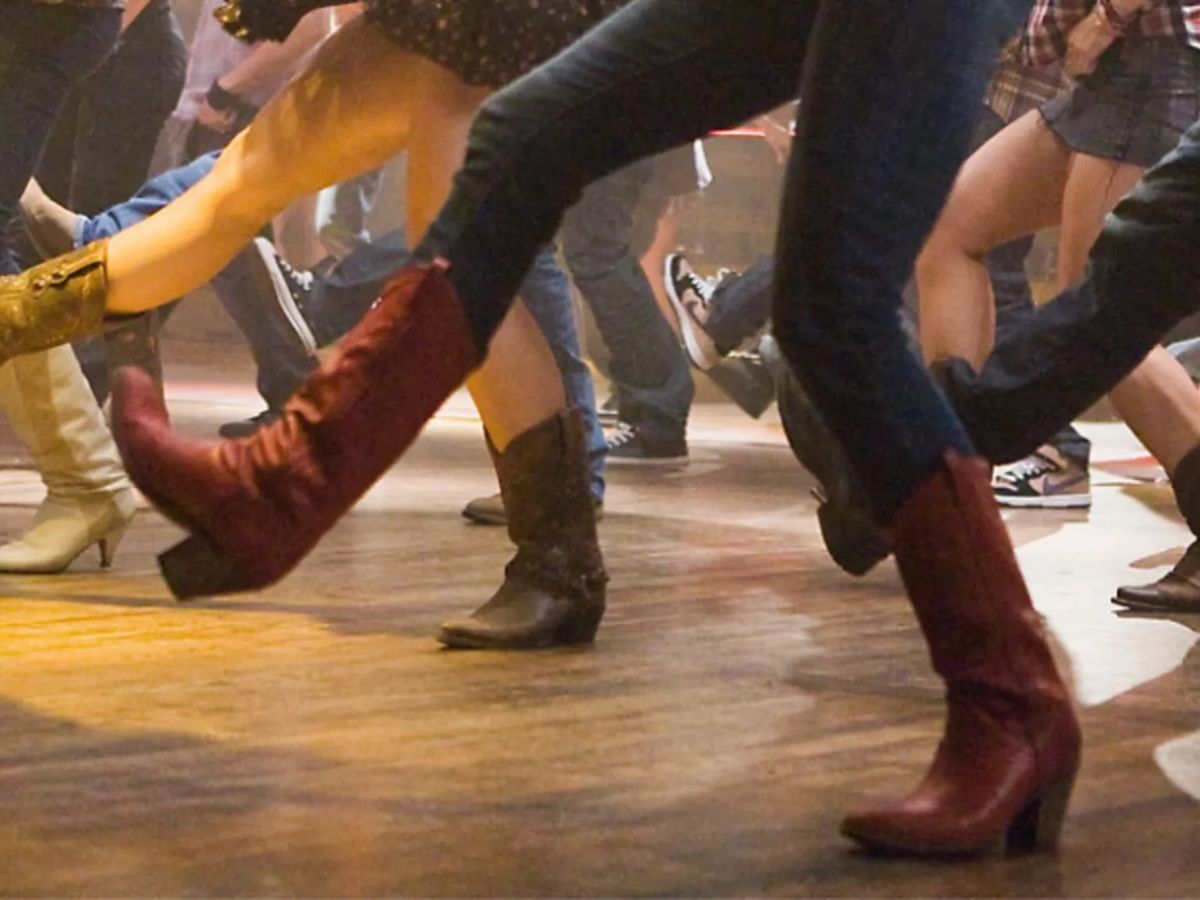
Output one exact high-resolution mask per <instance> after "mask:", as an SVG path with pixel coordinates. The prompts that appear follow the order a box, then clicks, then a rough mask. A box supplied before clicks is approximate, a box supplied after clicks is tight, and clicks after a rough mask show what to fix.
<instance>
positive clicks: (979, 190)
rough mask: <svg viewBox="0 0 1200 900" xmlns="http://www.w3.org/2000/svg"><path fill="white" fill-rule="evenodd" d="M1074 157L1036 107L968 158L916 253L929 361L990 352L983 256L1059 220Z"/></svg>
mask: <svg viewBox="0 0 1200 900" xmlns="http://www.w3.org/2000/svg"><path fill="white" fill-rule="evenodd" d="M1070 159H1071V152H1070V150H1069V149H1068V148H1067V147H1066V145H1065V144H1063V143H1062V142H1061V141H1060V140H1059V139H1058V138H1057V137H1055V136H1054V132H1052V131H1051V130H1050V129H1049V128H1047V127H1046V125H1045V123H1044V122H1043V121H1042V119H1041V116H1040V114H1039V113H1038V112H1037V111H1036V110H1035V111H1032V112H1029V113H1027V114H1026V115H1025V116H1023V117H1021V118H1020V119H1018V120H1017V121H1015V122H1013V123H1012V124H1011V125H1009V126H1008V127H1007V128H1004V129H1002V130H1001V131H1000V132H999V133H998V134H997V135H996V136H995V137H993V138H992V139H991V140H990V141H988V142H987V143H986V144H984V145H983V146H982V147H980V148H979V150H978V151H977V152H976V153H975V154H974V155H972V156H971V158H970V159H968V160H967V162H966V163H965V164H964V165H963V167H962V170H961V172H960V173H959V176H958V178H957V180H956V181H955V184H954V188H953V189H952V190H951V192H950V196H949V198H948V199H947V201H946V207H945V209H944V210H943V211H942V214H941V216H940V217H939V219H938V222H937V225H936V226H935V227H934V230H933V232H932V233H931V234H930V235H929V240H928V241H927V242H926V244H925V247H924V248H923V249H922V251H921V255H920V257H919V258H918V260H917V268H916V272H917V285H918V289H919V292H920V300H921V348H922V351H923V353H924V356H925V359H926V361H928V362H936V361H937V360H939V359H942V358H944V357H947V356H958V357H962V358H963V359H966V360H968V361H971V362H973V363H974V364H975V365H982V363H983V360H984V359H986V358H987V354H988V351H990V350H991V347H992V339H993V335H994V328H995V309H994V306H993V302H992V285H991V279H990V277H989V275H988V270H987V266H986V265H985V263H984V258H985V256H986V255H987V253H988V251H990V250H992V249H993V248H995V247H999V246H1001V245H1003V244H1005V243H1007V242H1008V241H1010V240H1013V239H1014V238H1017V237H1020V236H1022V235H1025V234H1030V233H1032V232H1034V231H1037V230H1039V229H1041V228H1045V227H1049V226H1051V225H1057V224H1058V221H1059V216H1060V215H1061V209H1062V200H1061V198H1062V192H1063V185H1064V184H1065V183H1066V180H1067V174H1068V170H1069V164H1070Z"/></svg>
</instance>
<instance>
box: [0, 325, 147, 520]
mask: <svg viewBox="0 0 1200 900" xmlns="http://www.w3.org/2000/svg"><path fill="white" fill-rule="evenodd" d="M0 408H2V409H3V411H4V413H5V415H6V417H7V418H8V421H9V424H10V425H11V426H12V429H13V431H14V432H15V433H16V435H17V437H18V438H19V439H20V441H21V443H23V444H24V445H25V448H26V450H27V451H28V453H29V455H30V457H31V459H32V460H33V464H34V465H35V466H36V467H37V470H38V472H39V473H40V474H41V476H42V480H43V481H44V482H45V483H46V487H47V489H48V490H49V491H50V493H51V494H53V495H56V496H58V497H61V498H68V497H84V496H89V495H93V494H96V493H121V492H124V491H128V490H129V487H130V485H129V480H128V478H127V477H126V475H125V470H124V469H123V468H122V466H121V463H120V459H119V458H118V456H117V448H116V446H115V444H114V443H113V439H112V435H111V434H110V432H109V430H108V426H107V425H106V424H105V421H104V416H103V415H102V414H101V412H100V408H99V407H98V406H97V405H96V400H95V398H94V397H93V396H92V392H91V389H90V388H89V387H88V384H87V382H86V381H85V380H84V377H83V372H82V371H81V370H80V368H79V363H78V362H77V361H76V359H75V354H74V353H73V352H72V350H71V348H70V347H68V346H60V347H54V348H52V349H51V350H48V351H45V352H42V353H34V354H29V355H24V356H18V357H15V358H13V359H11V360H9V361H8V362H7V363H5V364H4V365H3V366H0Z"/></svg>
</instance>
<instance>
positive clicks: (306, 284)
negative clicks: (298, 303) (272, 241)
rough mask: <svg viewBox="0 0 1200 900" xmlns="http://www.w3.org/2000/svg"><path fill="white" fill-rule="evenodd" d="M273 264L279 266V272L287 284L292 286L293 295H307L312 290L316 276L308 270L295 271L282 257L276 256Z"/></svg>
mask: <svg viewBox="0 0 1200 900" xmlns="http://www.w3.org/2000/svg"><path fill="white" fill-rule="evenodd" d="M275 262H276V263H277V264H278V265H279V271H280V272H282V273H283V275H284V277H285V278H286V279H287V280H288V283H289V284H290V285H291V286H292V291H293V293H303V294H307V293H309V292H310V291H311V290H312V286H313V282H314V281H316V276H315V275H313V273H312V272H311V271H310V270H308V269H297V268H296V267H295V266H293V265H292V264H291V263H290V262H288V261H287V260H286V259H284V258H283V257H282V256H278V255H277V256H276V257H275Z"/></svg>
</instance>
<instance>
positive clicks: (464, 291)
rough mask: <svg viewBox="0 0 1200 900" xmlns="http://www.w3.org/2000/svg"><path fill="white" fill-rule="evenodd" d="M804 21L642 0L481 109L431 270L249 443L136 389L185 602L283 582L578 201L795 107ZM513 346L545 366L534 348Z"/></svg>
mask: <svg viewBox="0 0 1200 900" xmlns="http://www.w3.org/2000/svg"><path fill="white" fill-rule="evenodd" d="M814 7H815V4H813V3H807V2H806V3H797V2H795V0H764V2H760V3H755V4H746V3H743V2H740V0H706V2H703V3H701V2H697V3H678V2H675V0H640V2H636V3H634V4H633V5H632V6H629V7H626V9H625V10H624V11H622V12H620V13H617V14H616V15H615V16H613V17H612V18H610V19H608V20H606V22H605V23H603V24H602V25H601V26H599V27H598V28H597V29H595V30H593V31H592V32H591V33H590V34H589V35H588V36H587V37H585V38H584V39H583V40H582V41H580V42H579V43H578V44H577V45H576V46H575V47H574V48H572V50H570V51H569V52H567V53H565V54H563V55H560V56H559V57H557V58H556V59H555V60H553V61H551V62H550V63H548V64H547V65H546V66H544V67H543V68H541V69H539V70H537V71H536V72H534V73H532V74H531V75H529V76H527V77H526V78H523V79H521V80H519V81H518V82H517V83H515V84H514V85H512V86H510V87H509V88H508V89H506V90H505V91H502V92H501V93H500V94H498V95H497V96H496V97H495V98H492V99H491V100H489V101H488V103H487V104H485V106H484V110H483V111H482V112H481V114H480V116H479V118H478V119H477V120H476V123H475V125H474V127H473V129H472V133H471V139H470V142H469V144H470V148H471V149H470V152H469V153H468V157H467V161H466V164H465V165H464V167H463V169H462V170H461V171H460V172H459V174H458V176H457V178H456V181H455V190H454V193H453V196H452V197H451V199H450V201H449V202H448V203H447V205H446V207H445V208H444V209H443V211H442V213H441V214H440V215H439V217H438V219H437V220H436V222H435V223H434V225H433V226H431V227H430V230H429V233H428V235H427V236H426V240H425V241H424V243H423V246H422V249H421V257H420V258H423V259H426V260H431V261H432V262H431V263H430V264H427V265H417V266H413V267H410V268H409V269H407V270H405V271H404V272H403V273H401V274H400V275H399V276H398V277H397V278H396V279H394V280H393V281H392V282H391V283H390V284H389V285H388V286H387V287H386V288H385V289H384V291H383V296H382V298H381V300H380V303H379V305H377V306H376V307H375V308H374V309H373V310H372V311H371V312H370V313H369V314H368V315H367V316H366V317H365V318H364V320H363V321H362V322H361V323H360V324H359V325H358V327H356V328H355V329H354V331H353V332H351V334H350V335H348V337H347V339H346V342H345V343H344V344H343V345H342V348H341V352H340V353H339V354H338V355H337V356H335V357H334V358H333V359H332V360H330V362H328V363H327V364H326V365H325V366H323V367H322V368H321V370H319V372H318V373H316V374H314V376H313V377H311V378H310V379H309V380H308V382H307V383H306V384H305V385H304V386H302V387H301V389H300V390H299V391H298V393H297V395H296V397H295V398H293V400H292V401H291V402H290V403H289V404H288V408H287V409H286V410H285V412H284V416H283V418H282V419H281V420H280V421H279V422H277V423H276V424H274V425H271V426H268V427H266V428H263V429H260V430H259V431H258V432H256V433H255V435H254V436H253V437H252V438H250V439H247V440H242V441H238V442H227V443H224V444H219V445H217V447H215V448H213V447H199V446H195V445H193V444H192V443H190V442H188V441H186V440H184V439H182V438H180V437H178V436H176V435H172V434H171V433H170V432H169V429H168V428H167V427H166V423H165V418H164V415H163V411H162V409H161V404H159V403H158V401H157V399H156V398H154V397H153V396H152V394H150V393H149V392H147V390H146V387H147V386H146V384H145V381H144V379H141V380H139V379H138V378H137V376H136V375H132V376H130V377H129V378H128V379H127V380H126V383H127V387H128V388H129V389H128V390H126V391H125V394H124V399H125V400H126V401H127V402H126V403H125V404H122V413H121V415H120V416H119V417H118V419H117V427H118V432H119V434H118V439H119V441H120V443H121V446H122V452H123V454H124V456H125V458H126V461H127V463H128V464H129V465H130V474H131V475H132V476H133V477H134V479H135V481H136V482H137V483H138V484H139V485H141V486H142V487H143V488H144V489H145V490H146V491H147V492H148V493H149V494H150V495H151V496H152V497H154V498H155V500H156V502H158V503H160V504H161V505H163V506H165V507H167V508H168V509H169V510H170V511H171V513H172V514H173V515H174V516H175V517H176V518H177V519H178V520H179V521H181V522H182V523H183V524H184V525H185V526H186V527H187V528H189V529H191V530H192V531H193V532H194V533H195V537H194V538H193V539H191V540H190V541H188V542H186V543H185V544H184V545H181V546H180V547H179V548H178V549H177V550H176V551H172V555H171V557H170V558H169V559H167V560H166V561H165V562H164V567H165V568H167V569H170V570H171V571H172V572H173V573H175V575H177V576H179V579H178V580H177V581H176V585H177V589H179V590H181V591H182V592H184V593H192V592H198V591H199V592H211V591H214V590H215V591H221V592H224V591H229V590H238V589H243V590H244V589H247V588H250V587H256V586H261V585H263V584H266V583H269V582H270V581H273V580H275V579H277V578H279V577H280V576H282V575H283V574H284V573H286V572H287V571H288V569H290V568H291V567H292V566H294V565H295V564H296V563H297V562H298V561H299V560H300V559H301V558H302V557H303V555H304V554H305V553H307V551H308V550H309V549H310V548H311V547H312V546H313V545H314V544H315V543H316V541H317V540H318V539H319V538H320V537H321V535H322V534H323V533H324V531H325V530H327V529H328V528H329V527H330V526H331V525H332V524H333V522H334V521H336V519H337V518H338V517H339V516H340V515H341V514H342V513H343V512H345V510H346V509H348V508H349V507H350V505H352V504H353V502H354V501H355V500H356V499H357V498H358V496H360V495H361V493H362V492H363V491H364V490H366V488H367V487H368V486H369V485H370V484H371V483H372V482H373V481H374V480H375V479H376V478H378V477H379V475H380V474H381V473H382V472H383V471H384V470H385V469H386V468H387V467H388V466H389V465H390V464H391V462H392V461H393V460H394V459H395V458H396V457H397V456H399V455H400V454H401V453H402V452H403V451H404V450H405V449H406V448H407V446H408V445H409V443H410V442H411V441H412V440H413V438H414V437H415V435H416V434H417V432H418V431H419V430H420V428H421V426H422V424H423V423H424V422H425V421H426V420H427V419H428V418H429V417H430V416H431V415H433V413H434V412H435V411H436V409H437V407H438V406H439V405H440V403H441V402H442V400H444V398H445V397H446V396H447V395H448V394H449V392H450V391H452V390H453V389H454V388H455V387H457V386H458V385H459V384H461V382H462V379H463V378H464V377H465V376H466V375H467V374H468V373H469V372H470V371H472V370H473V369H474V368H475V367H476V366H477V365H478V364H479V360H480V356H481V355H483V351H484V349H485V348H486V347H487V345H488V343H489V341H490V340H491V338H492V335H493V334H494V333H495V332H496V330H497V328H498V327H499V325H500V322H501V321H502V320H503V319H504V316H505V314H506V313H507V311H508V309H509V307H510V304H511V299H512V296H513V294H514V292H515V291H516V290H517V289H518V287H519V285H520V282H521V280H522V278H523V277H524V275H525V272H526V271H527V269H528V267H529V264H530V262H531V261H532V259H533V257H534V255H535V254H536V253H537V252H538V251H539V250H540V249H541V248H542V247H543V246H544V245H545V244H546V243H547V242H548V240H549V238H550V237H551V236H552V235H553V233H554V231H555V229H556V227H557V225H558V223H559V221H560V219H561V216H562V213H563V211H564V210H565V209H566V208H567V207H568V206H569V205H570V203H572V202H573V201H574V200H575V199H576V198H577V197H578V196H579V194H580V192H581V190H582V188H583V186H584V185H585V184H586V183H587V182H588V181H589V180H591V179H594V178H596V177H599V176H600V175H603V174H606V173H608V172H610V171H614V170H615V169H617V168H620V167H621V166H622V165H625V164H627V163H629V162H631V161H632V160H634V159H637V158H639V157H640V156H644V155H648V154H650V153H653V152H656V151H659V150H662V149H665V148H667V147H669V146H673V145H675V144H679V143H682V142H684V141H686V140H689V139H691V138H694V137H696V136H698V135H700V134H703V133H706V132H707V131H708V130H710V129H711V128H714V127H718V126H721V125H730V124H734V123H736V122H739V121H744V120H745V119H746V118H748V117H749V116H751V115H753V114H754V113H755V112H760V111H763V110H766V109H770V108H772V107H774V106H777V105H778V104H779V103H780V102H782V101H783V100H784V99H786V98H787V97H788V96H790V95H792V94H794V93H795V90H796V84H797V82H798V79H799V72H800V70H801V67H802V65H803V54H804V47H805V43H806V38H807V33H808V30H809V28H810V27H811V22H812V17H813V14H814ZM635 83H636V84H637V87H638V90H636V91H633V90H631V89H630V86H631V85H633V84H635ZM447 266H449V270H448V271H447ZM505 346H506V345H505ZM519 346H523V347H526V348H532V349H531V352H532V353H534V354H537V353H539V352H540V353H541V354H545V348H544V345H540V346H539V345H538V344H537V342H536V341H526V342H523V343H522V342H519ZM496 349H497V350H498V351H501V350H502V347H501V345H496ZM503 352H506V353H507V352H511V351H509V350H506V349H505V350H503ZM498 355H499V353H497V356H498ZM546 355H548V354H546ZM519 362H520V360H518V363H519ZM539 365H541V364H539ZM544 365H545V366H546V368H548V367H549V365H550V361H549V359H546V360H545V363H544ZM551 381H552V384H553V391H551V389H550V388H549V387H542V388H539V390H541V391H543V392H545V395H544V396H541V397H534V398H533V402H532V403H531V402H530V400H531V398H530V397H529V395H528V394H527V393H526V391H525V390H524V389H523V388H522V389H520V390H514V389H512V387H510V386H507V385H499V387H498V389H497V390H496V391H495V392H494V393H491V394H490V396H491V398H492V399H493V400H496V405H512V406H516V407H523V409H519V410H518V411H517V412H516V413H510V412H501V413H497V415H496V416H495V417H494V418H493V421H496V422H499V423H501V424H500V425H499V426H498V427H506V428H508V430H509V435H510V436H511V435H512V434H514V433H518V432H517V429H518V428H520V427H521V426H520V423H522V422H524V421H529V420H531V419H533V418H535V416H532V415H530V414H529V413H528V412H527V410H529V409H532V408H536V406H537V405H538V404H542V405H543V406H544V407H553V408H557V407H558V406H560V405H561V402H562V401H561V394H560V393H558V392H560V391H561V383H560V381H559V379H557V377H555V378H553V379H551ZM497 384H498V382H497ZM513 386H514V387H515V382H514V385H513ZM491 390H492V389H491V387H490V386H489V392H491ZM490 402H491V400H486V401H485V400H482V399H481V403H480V405H481V410H482V411H483V412H484V414H485V416H490V413H489V412H488V403H490ZM503 415H509V416H511V419H509V420H508V421H509V423H510V424H508V425H504V424H503V422H504V421H505V420H504V419H503ZM512 423H517V424H512ZM488 427H489V430H490V429H491V427H492V426H491V424H490V423H489V426H488ZM526 430H527V429H526ZM285 522H286V523H288V524H286V525H284V524H283V523H285ZM189 573H190V574H189ZM193 576H195V577H193Z"/></svg>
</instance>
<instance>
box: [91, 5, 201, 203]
mask: <svg viewBox="0 0 1200 900" xmlns="http://www.w3.org/2000/svg"><path fill="white" fill-rule="evenodd" d="M187 60H188V57H187V45H186V44H185V43H184V40H183V35H182V34H181V33H180V31H179V23H178V22H177V21H176V19H175V15H174V13H172V12H171V6H170V4H169V3H166V2H164V0H154V2H153V3H151V4H150V5H149V6H148V7H147V8H146V9H145V10H143V12H142V13H141V14H140V15H139V16H138V17H137V18H136V19H134V21H133V23H132V24H131V25H130V26H129V27H128V28H127V29H126V30H125V32H124V33H123V34H122V35H121V40H120V42H119V43H118V44H117V49H116V50H115V51H114V52H113V54H112V55H111V56H110V57H109V58H108V59H107V60H105V62H104V65H102V66H101V67H100V68H99V69H98V70H97V71H96V72H95V74H94V75H93V76H92V77H91V78H89V79H88V82H87V84H86V90H84V91H83V96H82V99H81V103H80V106H79V114H78V118H77V121H76V131H75V146H74V153H73V165H72V179H71V192H70V194H69V197H70V200H69V203H68V206H70V207H71V209H73V210H75V211H76V212H79V213H82V214H84V215H92V214H93V213H97V212H100V211H101V210H103V209H106V208H108V207H109V206H111V205H113V204H114V203H120V202H121V201H123V200H125V199H127V198H128V197H129V196H131V195H132V194H133V193H134V192H135V191H137V190H138V188H139V187H140V186H141V185H142V183H143V182H145V180H146V175H147V173H148V172H149V169H150V160H151V158H152V157H153V155H154V146H155V143H156V142H157V140H158V133H159V131H160V130H161V129H162V126H163V123H164V122H166V120H167V117H168V116H169V115H170V114H171V111H172V110H174V109H175V105H176V103H178V102H179V95H180V93H181V92H182V91H183V82H184V75H185V73H186V71H187Z"/></svg>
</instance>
